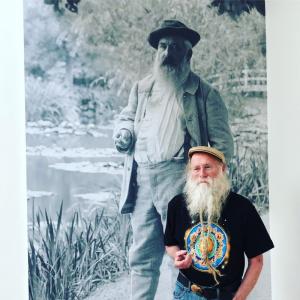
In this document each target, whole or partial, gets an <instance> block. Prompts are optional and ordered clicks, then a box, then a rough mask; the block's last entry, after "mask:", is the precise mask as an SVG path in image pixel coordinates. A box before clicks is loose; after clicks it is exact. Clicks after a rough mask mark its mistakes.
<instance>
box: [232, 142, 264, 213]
mask: <svg viewBox="0 0 300 300" xmlns="http://www.w3.org/2000/svg"><path fill="white" fill-rule="evenodd" d="M235 149H236V153H235V155H234V157H233V159H232V161H231V163H230V165H229V170H230V178H231V182H232V188H233V191H235V192H236V193H238V194H241V195H243V196H245V197H246V198H248V199H250V200H251V201H252V202H253V203H254V205H255V206H256V208H257V210H258V211H259V212H260V213H263V212H265V211H266V210H267V209H268V207H269V188H268V164H267V160H268V157H267V149H266V143H262V144H261V145H260V147H259V148H258V149H257V148H255V147H245V145H243V143H242V142H241V141H238V142H236V143H235Z"/></svg>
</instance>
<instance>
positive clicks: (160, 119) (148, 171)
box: [114, 20, 233, 300]
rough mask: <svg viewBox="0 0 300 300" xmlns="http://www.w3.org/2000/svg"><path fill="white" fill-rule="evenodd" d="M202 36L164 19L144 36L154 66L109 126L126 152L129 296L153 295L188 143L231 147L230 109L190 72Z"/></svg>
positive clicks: (123, 203) (137, 299)
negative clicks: (170, 207) (170, 204)
mask: <svg viewBox="0 0 300 300" xmlns="http://www.w3.org/2000/svg"><path fill="white" fill-rule="evenodd" d="M199 40H200V35H199V34H198V33H197V32H196V31H194V30H192V29H190V28H188V27H187V26H186V25H184V24H183V23H181V22H179V21H177V20H165V21H163V22H162V24H161V26H160V27H159V28H158V29H155V30H154V31H152V32H151V33H150V34H149V36H148V42H149V44H150V45H151V46H152V47H153V48H154V49H156V56H155V61H154V66H153V69H152V73H151V74H150V75H149V76H147V77H145V78H144V79H142V80H140V81H138V82H136V83H135V84H134V86H133V88H132V90H131V93H130V96H129V101H128V105H127V106H126V107H125V108H124V109H123V110H122V112H121V113H120V116H119V117H118V119H117V122H116V127H115V130H114V141H115V145H116V148H117V150H118V151H120V152H122V153H125V154H126V156H125V164H124V176H123V183H122V189H121V199H120V204H119V209H120V212H121V213H131V224H132V231H133V245H132V246H131V248H130V253H129V263H130V268H131V299H133V300H153V299H154V296H155V292H156V289H157V285H158V279H159V274H160V272H159V268H160V265H161V262H162V258H163V255H164V252H165V248H164V239H163V237H164V235H163V232H164V227H165V223H166V215H167V205H168V202H169V201H170V200H171V199H172V198H173V197H174V196H175V195H177V194H178V193H181V192H182V189H183V186H184V182H185V178H184V170H185V165H186V161H187V153H188V149H189V148H190V147H191V146H194V145H208V144H210V145H212V146H214V147H216V148H217V149H219V150H221V151H223V152H224V153H225V156H226V158H227V159H228V160H229V159H230V158H231V156H232V154H233V139H232V135H231V131H230V128H229V125H228V113H227V109H226V107H225V104H224V102H223V100H222V99H221V97H220V95H219V93H218V92H217V91H216V90H215V89H213V88H212V87H211V86H210V85H209V84H207V83H206V82H204V81H203V80H202V79H201V78H200V77H199V76H197V75H196V74H195V73H193V72H192V71H191V67H190V65H191V57H192V54H193V50H192V49H193V47H194V46H195V45H196V44H197V43H198V41H199Z"/></svg>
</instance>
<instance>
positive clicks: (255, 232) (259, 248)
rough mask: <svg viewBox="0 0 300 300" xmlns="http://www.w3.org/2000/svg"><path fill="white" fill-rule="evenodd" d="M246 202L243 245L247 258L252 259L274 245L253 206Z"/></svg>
mask: <svg viewBox="0 0 300 300" xmlns="http://www.w3.org/2000/svg"><path fill="white" fill-rule="evenodd" d="M247 202H248V203H247V207H246V208H247V213H246V218H245V219H244V226H245V233H246V234H245V239H244V245H245V253H246V255H247V257H248V258H253V257H255V256H258V255H260V254H262V253H264V252H266V251H268V250H270V249H272V248H274V244H273V242H272V240H271V238H270V235H269V233H268V231H267V229H266V227H265V225H264V223H263V221H262V219H261V217H260V216H259V214H258V212H257V211H256V209H255V207H254V205H253V204H252V203H251V202H250V201H247Z"/></svg>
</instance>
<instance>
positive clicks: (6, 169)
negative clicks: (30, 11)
mask: <svg viewBox="0 0 300 300" xmlns="http://www.w3.org/2000/svg"><path fill="white" fill-rule="evenodd" d="M22 25H23V14H22V0H7V1H1V6H0V298H1V299H4V300H23V299H28V296H27V291H28V287H27V278H26V276H27V270H26V267H27V240H26V238H27V235H26V204H27V203H26V184H25V183H26V181H25V130H24V126H25V108H24V78H23V32H22V30H23V29H22V27H23V26H22Z"/></svg>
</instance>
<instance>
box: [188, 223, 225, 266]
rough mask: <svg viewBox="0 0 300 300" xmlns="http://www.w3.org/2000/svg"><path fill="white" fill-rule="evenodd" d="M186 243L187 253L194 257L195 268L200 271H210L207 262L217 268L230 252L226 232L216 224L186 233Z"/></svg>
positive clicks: (205, 225)
mask: <svg viewBox="0 0 300 300" xmlns="http://www.w3.org/2000/svg"><path fill="white" fill-rule="evenodd" d="M185 243H186V249H187V252H188V253H189V254H190V255H191V256H192V260H193V267H194V268H195V269H197V270H199V271H207V270H208V269H209V268H208V266H207V260H208V261H209V263H210V265H211V266H212V267H214V268H217V267H218V266H219V265H220V264H221V263H222V262H223V260H224V258H225V256H226V253H227V250H228V245H227V243H228V237H227V235H226V232H225V231H224V229H223V228H222V227H220V226H219V225H217V224H215V223H210V224H209V226H208V225H207V223H204V224H200V223H199V224H197V225H195V226H193V227H192V228H191V229H189V230H188V231H187V232H186V235H185ZM206 249H207V250H206Z"/></svg>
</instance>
